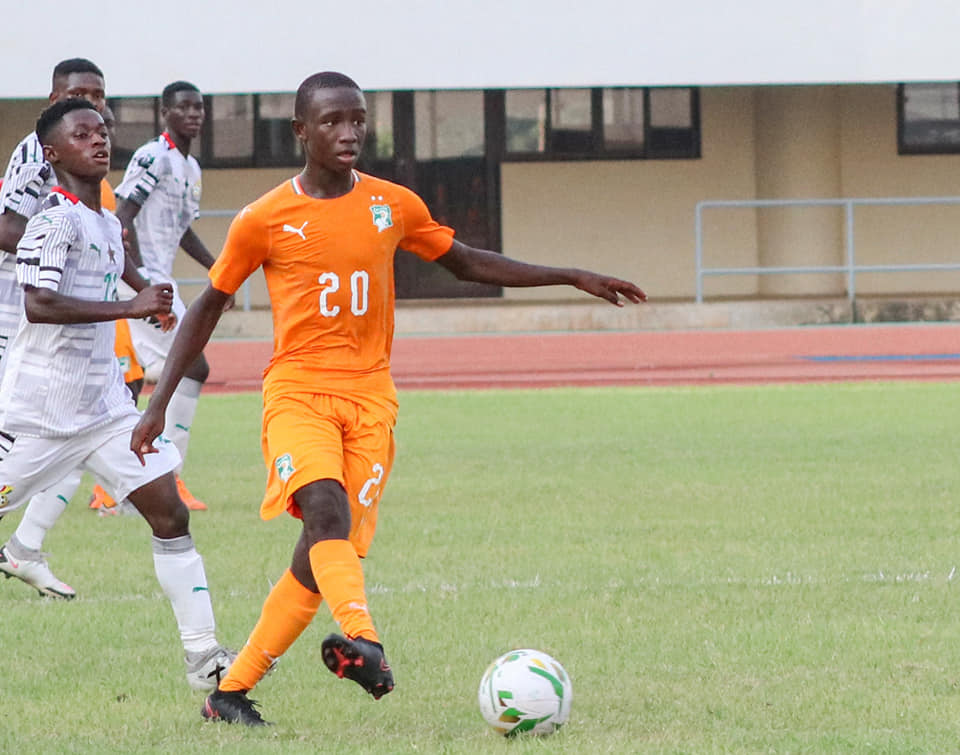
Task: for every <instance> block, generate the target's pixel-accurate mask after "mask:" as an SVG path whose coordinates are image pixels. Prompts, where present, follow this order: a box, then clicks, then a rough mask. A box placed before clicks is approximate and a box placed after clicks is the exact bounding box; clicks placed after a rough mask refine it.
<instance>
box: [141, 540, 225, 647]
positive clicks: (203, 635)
mask: <svg viewBox="0 0 960 755" xmlns="http://www.w3.org/2000/svg"><path fill="white" fill-rule="evenodd" d="M153 567H154V570H155V571H156V573H157V581H158V582H159V583H160V586H161V587H162V588H163V592H164V593H165V594H166V596H167V598H169V600H170V605H171V606H172V607H173V615H174V616H175V617H176V619H177V627H178V628H179V629H180V639H181V641H182V642H183V649H184V650H185V651H186V652H188V653H195V652H197V651H201V650H209V649H210V648H212V647H213V646H215V645H216V644H217V635H216V626H215V623H214V619H213V604H212V603H211V602H210V590H209V589H208V588H207V575H206V574H205V573H204V571H203V559H202V558H201V557H200V554H199V553H197V549H196V548H195V547H194V545H193V538H192V537H191V536H190V535H184V536H182V537H174V538H171V539H169V540H162V539H160V538H158V537H154V538H153Z"/></svg>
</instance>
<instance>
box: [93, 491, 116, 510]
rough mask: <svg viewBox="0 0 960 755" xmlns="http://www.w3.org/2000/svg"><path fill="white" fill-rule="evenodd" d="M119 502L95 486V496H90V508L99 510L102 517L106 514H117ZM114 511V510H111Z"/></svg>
mask: <svg viewBox="0 0 960 755" xmlns="http://www.w3.org/2000/svg"><path fill="white" fill-rule="evenodd" d="M116 506H117V502H116V501H115V500H113V499H112V498H111V497H110V496H109V495H108V494H107V491H106V490H104V489H103V488H102V487H100V486H99V485H94V486H93V495H91V496H90V508H91V509H97V513H99V514H100V515H101V516H102V515H104V514H115V513H116V510H115V509H116ZM111 509H113V510H111Z"/></svg>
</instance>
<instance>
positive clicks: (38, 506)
mask: <svg viewBox="0 0 960 755" xmlns="http://www.w3.org/2000/svg"><path fill="white" fill-rule="evenodd" d="M82 476H83V472H82V471H81V470H79V469H75V470H74V471H72V472H71V473H70V474H68V475H67V476H66V477H64V478H63V479H62V480H61V481H60V482H58V483H57V484H56V485H54V486H53V487H50V488H47V489H46V490H44V491H43V492H42V493H37V494H36V495H35V496H34V497H33V498H31V499H30V503H28V504H27V508H26V509H25V510H24V512H23V519H21V520H20V526H19V527H17V530H16V532H14V533H13V535H14V537H16V538H17V540H18V541H19V542H20V544H21V545H23V546H24V547H25V548H30V549H32V550H35V551H38V550H41V549H42V548H43V539H44V538H45V537H46V535H47V531H48V530H49V529H50V528H51V527H53V525H54V524H55V523H56V521H57V519H58V518H59V517H60V515H61V514H62V513H63V512H64V510H65V509H66V508H67V504H68V503H69V502H70V499H71V498H73V494H74V493H76V492H77V488H78V487H79V486H80V478H81V477H82Z"/></svg>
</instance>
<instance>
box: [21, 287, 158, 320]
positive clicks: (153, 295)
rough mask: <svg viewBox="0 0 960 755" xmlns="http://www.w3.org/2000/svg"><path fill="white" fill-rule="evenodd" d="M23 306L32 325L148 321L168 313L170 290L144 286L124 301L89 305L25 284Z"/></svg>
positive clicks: (48, 289) (98, 302) (58, 293)
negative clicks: (146, 318)
mask: <svg viewBox="0 0 960 755" xmlns="http://www.w3.org/2000/svg"><path fill="white" fill-rule="evenodd" d="M23 305H24V311H25V312H26V315H27V320H29V321H30V322H36V323H53V324H58V325H64V324H69V323H84V322H106V321H108V320H125V319H130V318H140V317H150V316H151V315H162V314H167V313H169V312H170V309H171V307H173V286H171V285H170V284H169V283H159V284H157V285H154V286H147V287H146V288H145V289H143V291H140V292H139V293H138V294H137V295H136V296H135V297H134V298H132V299H128V300H127V301H92V300H89V299H78V298H76V297H73V296H65V295H64V294H61V293H60V292H59V291H54V290H53V289H50V288H41V287H38V286H33V285H30V284H27V285H24V287H23Z"/></svg>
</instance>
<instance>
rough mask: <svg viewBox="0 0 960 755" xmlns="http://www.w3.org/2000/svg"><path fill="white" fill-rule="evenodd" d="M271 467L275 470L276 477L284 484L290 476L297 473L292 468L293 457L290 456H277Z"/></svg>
mask: <svg viewBox="0 0 960 755" xmlns="http://www.w3.org/2000/svg"><path fill="white" fill-rule="evenodd" d="M273 465H274V466H275V467H276V468H277V476H278V477H279V478H280V479H281V480H283V481H284V482H286V481H287V480H289V479H290V475H292V474H293V473H294V472H296V471H297V470H296V469H295V468H294V466H293V457H292V456H290V454H284V455H283V456H278V457H277V459H276V461H274V462H273Z"/></svg>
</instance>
